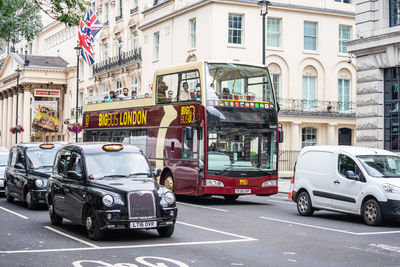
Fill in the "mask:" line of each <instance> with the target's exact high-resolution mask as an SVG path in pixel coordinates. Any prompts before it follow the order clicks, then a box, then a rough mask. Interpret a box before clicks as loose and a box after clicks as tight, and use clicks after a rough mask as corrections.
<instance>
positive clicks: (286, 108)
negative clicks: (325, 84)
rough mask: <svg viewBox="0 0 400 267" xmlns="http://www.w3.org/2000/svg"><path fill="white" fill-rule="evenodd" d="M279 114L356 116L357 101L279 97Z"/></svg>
mask: <svg viewBox="0 0 400 267" xmlns="http://www.w3.org/2000/svg"><path fill="white" fill-rule="evenodd" d="M278 103H279V107H280V111H279V114H284V115H308V116H328V117H354V118H355V113H356V103H354V102H341V101H320V100H304V99H279V100H278Z"/></svg>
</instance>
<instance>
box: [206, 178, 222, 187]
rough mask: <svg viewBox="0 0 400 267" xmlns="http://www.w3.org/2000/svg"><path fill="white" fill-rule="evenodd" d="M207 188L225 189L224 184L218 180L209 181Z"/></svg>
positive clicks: (207, 181)
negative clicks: (217, 187)
mask: <svg viewBox="0 0 400 267" xmlns="http://www.w3.org/2000/svg"><path fill="white" fill-rule="evenodd" d="M206 186H219V187H224V183H223V182H221V181H218V180H212V179H207V180H206Z"/></svg>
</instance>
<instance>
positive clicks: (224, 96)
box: [222, 87, 232, 99]
mask: <svg viewBox="0 0 400 267" xmlns="http://www.w3.org/2000/svg"><path fill="white" fill-rule="evenodd" d="M222 99H232V95H231V93H230V92H229V88H228V87H224V89H223V91H222Z"/></svg>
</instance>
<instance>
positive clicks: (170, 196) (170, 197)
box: [164, 192, 175, 205]
mask: <svg viewBox="0 0 400 267" xmlns="http://www.w3.org/2000/svg"><path fill="white" fill-rule="evenodd" d="M164 199H165V201H166V202H167V203H168V204H170V205H171V204H174V202H175V195H174V194H173V193H172V192H167V193H165V195H164Z"/></svg>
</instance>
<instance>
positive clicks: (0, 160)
mask: <svg viewBox="0 0 400 267" xmlns="http://www.w3.org/2000/svg"><path fill="white" fill-rule="evenodd" d="M7 160H8V154H0V166H6V165H7Z"/></svg>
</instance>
